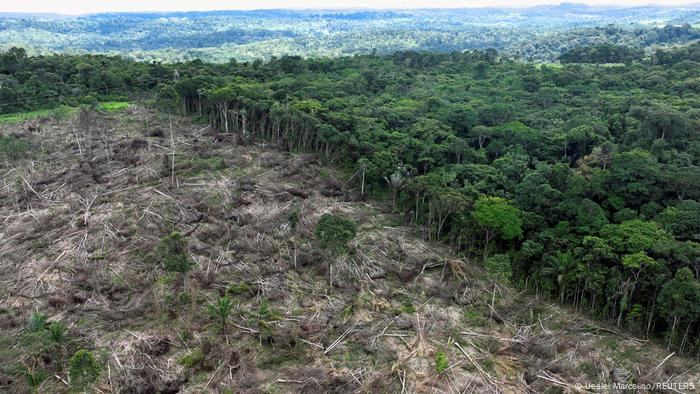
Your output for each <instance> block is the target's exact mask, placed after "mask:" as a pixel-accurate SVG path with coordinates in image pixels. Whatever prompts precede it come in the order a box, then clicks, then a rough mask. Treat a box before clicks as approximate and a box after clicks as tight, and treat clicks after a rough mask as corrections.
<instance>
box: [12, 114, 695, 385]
mask: <svg viewBox="0 0 700 394" xmlns="http://www.w3.org/2000/svg"><path fill="white" fill-rule="evenodd" d="M147 119H148V120H147ZM146 125H148V126H146ZM0 133H2V135H3V136H13V137H14V138H17V139H19V140H22V141H26V142H27V144H28V146H27V149H29V150H31V155H27V156H25V157H19V158H17V159H14V160H4V161H3V162H2V163H0V175H1V178H2V185H1V189H0V207H1V208H0V222H1V224H0V301H1V302H0V371H2V374H1V375H0V387H2V388H3V390H7V391H8V392H24V391H31V390H35V391H37V392H69V391H80V390H86V389H87V388H91V390H94V391H95V392H115V393H116V392H119V393H154V392H158V393H175V392H182V393H197V392H221V393H224V392H235V393H239V392H244V393H248V392H249V393H258V392H266V393H277V392H284V393H286V392H304V393H316V392H318V393H323V392H374V393H399V392H460V393H461V392H475V393H477V392H478V393H481V392H506V393H525V392H533V393H534V392H538V393H539V392H552V393H555V392H583V391H587V389H586V388H585V385H586V384H588V383H592V382H609V383H610V384H611V385H612V384H614V383H617V384H620V385H625V384H628V383H630V382H635V383H636V384H639V385H641V384H650V385H653V384H656V383H657V382H668V383H673V382H683V383H684V384H688V382H690V383H694V384H695V387H698V385H699V384H700V371H698V369H697V364H696V360H695V359H693V358H691V356H688V355H683V356H678V355H674V354H673V353H672V352H670V351H667V350H666V349H665V348H664V347H662V346H661V345H660V344H659V343H657V342H653V341H652V342H650V341H647V340H643V339H640V338H637V337H635V336H634V335H633V334H631V333H630V332H627V331H624V330H622V329H618V328H617V327H614V326H608V325H607V323H606V322H602V321H593V320H591V319H589V318H588V317H586V315H585V314H584V313H583V312H585V311H579V310H576V309H575V308H574V307H566V306H562V305H557V304H555V303H554V300H551V299H548V298H538V297H537V295H536V294H531V293H529V292H525V291H519V290H515V288H514V287H511V286H510V285H509V284H508V283H507V282H506V281H503V280H500V279H499V278H498V277H496V276H494V275H490V274H488V273H487V272H486V271H485V269H484V268H483V267H482V264H481V263H480V262H478V261H471V260H469V259H467V258H464V257H462V258H460V257H459V256H458V255H456V254H454V253H452V251H451V250H450V248H449V246H448V245H446V244H444V243H439V242H435V243H433V242H428V241H426V240H425V238H426V237H424V236H422V234H421V233H420V232H421V230H420V228H418V227H412V226H409V225H407V224H405V222H404V221H403V220H402V219H401V217H400V216H399V214H396V213H394V211H393V209H392V207H391V203H390V202H389V201H387V202H386V203H382V202H377V201H369V200H367V199H365V198H363V196H362V195H361V194H360V191H359V190H358V188H357V187H355V184H354V183H353V184H352V185H353V186H352V187H349V186H348V184H349V182H348V178H349V177H350V176H352V175H353V174H346V173H343V172H341V171H340V170H338V169H337V168H334V167H332V166H328V165H326V163H322V161H321V160H319V158H318V157H316V156H315V155H311V154H296V153H291V152H288V151H286V150H284V149H282V148H281V147H278V146H275V145H270V144H262V143H259V144H240V143H238V144H233V143H231V141H229V140H228V135H226V134H222V133H220V132H218V131H216V130H214V129H213V128H212V127H211V126H207V125H205V124H199V123H196V124H195V123H192V121H191V120H189V119H187V118H181V117H174V116H173V117H168V116H167V115H164V114H161V113H157V112H155V111H153V110H147V109H145V108H143V107H140V106H135V105H134V106H131V107H129V108H126V109H125V110H117V111H99V110H93V111H90V113H82V112H75V113H71V114H70V115H69V116H67V117H66V118H65V119H63V120H60V121H55V120H49V119H46V118H38V119H33V120H28V121H25V122H22V123H11V124H2V125H0ZM322 218H325V219H324V220H321V219H322ZM319 223H324V226H325V227H323V228H322V229H321V230H322V231H320V230H318V226H319ZM319 242H324V243H325V246H326V247H323V248H320V247H318V245H319ZM577 385H579V386H577ZM682 388H683V387H680V389H682ZM680 391H681V392H688V391H687V390H685V391H684V390H680Z"/></svg>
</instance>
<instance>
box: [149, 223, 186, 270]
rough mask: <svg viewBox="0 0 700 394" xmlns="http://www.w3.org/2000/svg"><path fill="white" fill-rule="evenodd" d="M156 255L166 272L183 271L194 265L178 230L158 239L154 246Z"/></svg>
mask: <svg viewBox="0 0 700 394" xmlns="http://www.w3.org/2000/svg"><path fill="white" fill-rule="evenodd" d="M156 255H157V257H158V260H159V262H160V263H161V264H162V265H163V268H165V270H166V271H168V272H180V273H185V272H188V271H189V270H190V269H192V267H193V266H194V262H193V261H192V260H191V259H190V258H189V256H188V255H187V250H186V245H185V240H184V238H183V236H182V234H181V233H180V232H178V231H173V232H172V233H170V235H168V236H167V237H164V238H163V239H161V240H160V243H159V244H158V246H157V247H156Z"/></svg>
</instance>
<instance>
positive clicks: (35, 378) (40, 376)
mask: <svg viewBox="0 0 700 394" xmlns="http://www.w3.org/2000/svg"><path fill="white" fill-rule="evenodd" d="M21 371H22V376H24V381H25V383H27V387H29V390H30V391H32V392H34V393H39V387H40V386H41V384H42V383H43V382H44V381H45V380H46V378H48V374H47V372H46V371H44V370H41V369H34V370H31V369H29V367H27V366H22V369H21Z"/></svg>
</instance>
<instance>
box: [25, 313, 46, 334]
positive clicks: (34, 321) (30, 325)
mask: <svg viewBox="0 0 700 394" xmlns="http://www.w3.org/2000/svg"><path fill="white" fill-rule="evenodd" d="M46 319H47V316H46V315H44V314H43V313H39V312H34V313H32V314H31V315H29V320H28V321H27V330H28V331H29V332H39V331H41V330H43V329H44V328H46Z"/></svg>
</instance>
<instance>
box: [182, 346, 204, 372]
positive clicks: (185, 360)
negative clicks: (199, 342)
mask: <svg viewBox="0 0 700 394" xmlns="http://www.w3.org/2000/svg"><path fill="white" fill-rule="evenodd" d="M202 361H204V353H203V352H202V349H200V348H196V349H194V350H192V351H191V352H189V353H187V354H185V355H184V356H182V357H180V359H179V360H177V363H178V364H180V365H182V366H183V367H185V368H194V367H196V366H197V365H199V364H200V363H201V362H202Z"/></svg>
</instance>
